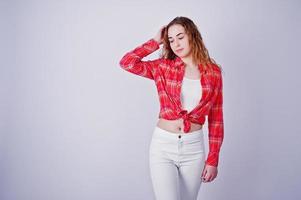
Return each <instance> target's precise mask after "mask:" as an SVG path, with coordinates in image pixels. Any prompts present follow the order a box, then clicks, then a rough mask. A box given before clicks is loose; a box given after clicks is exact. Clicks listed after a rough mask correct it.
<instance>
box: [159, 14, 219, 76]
mask: <svg viewBox="0 0 301 200" xmlns="http://www.w3.org/2000/svg"><path fill="white" fill-rule="evenodd" d="M175 24H179V25H182V26H183V27H184V29H185V32H186V34H187V35H188V38H189V44H190V46H191V53H192V59H193V62H194V63H195V64H197V65H199V64H202V66H203V67H204V69H205V70H207V69H209V71H210V70H211V65H212V64H214V65H216V66H218V67H219V68H220V69H221V67H220V66H219V65H218V64H217V63H216V62H215V61H214V59H213V58H211V57H210V56H209V52H208V50H207V49H206V47H205V44H204V42H203V39H202V36H201V33H200V32H199V30H198V28H197V26H196V25H195V24H194V22H193V21H192V20H191V19H189V18H187V17H182V16H180V17H176V18H174V19H173V20H172V21H171V22H169V23H168V25H167V26H166V27H165V29H164V30H163V49H162V54H161V57H162V58H165V59H171V60H173V59H175V58H176V54H174V52H173V51H172V49H171V47H170V44H169V40H168V31H167V30H168V29H169V27H171V26H172V25H175Z"/></svg>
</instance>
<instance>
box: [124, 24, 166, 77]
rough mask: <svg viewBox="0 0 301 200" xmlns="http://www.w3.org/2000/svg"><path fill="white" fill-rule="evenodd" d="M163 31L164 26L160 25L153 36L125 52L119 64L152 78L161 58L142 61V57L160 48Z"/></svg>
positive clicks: (135, 72)
mask: <svg viewBox="0 0 301 200" xmlns="http://www.w3.org/2000/svg"><path fill="white" fill-rule="evenodd" d="M164 31H165V26H162V27H161V28H160V30H159V31H158V33H157V34H156V36H155V37H154V38H152V39H150V40H148V41H147V42H145V43H143V44H142V45H140V46H138V47H136V48H135V49H134V50H131V51H130V52H128V53H126V54H125V55H124V56H123V57H122V59H121V60H120V61H119V64H120V66H121V67H122V68H123V69H125V70H126V71H129V72H131V73H133V74H136V75H139V76H143V77H146V78H149V79H154V72H155V68H156V67H157V66H158V64H159V63H160V62H161V61H162V59H161V58H158V59H155V60H148V61H142V58H144V57H146V56H148V55H149V54H151V53H153V52H154V51H156V50H157V49H159V48H160V44H162V40H163V34H164Z"/></svg>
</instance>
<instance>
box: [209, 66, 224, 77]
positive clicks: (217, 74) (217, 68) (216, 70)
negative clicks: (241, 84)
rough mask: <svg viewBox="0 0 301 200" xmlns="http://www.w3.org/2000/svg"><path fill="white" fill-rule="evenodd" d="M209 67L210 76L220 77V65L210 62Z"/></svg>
mask: <svg viewBox="0 0 301 200" xmlns="http://www.w3.org/2000/svg"><path fill="white" fill-rule="evenodd" d="M210 69H211V73H212V76H214V77H217V78H222V68H221V66H220V65H218V64H215V63H211V64H210Z"/></svg>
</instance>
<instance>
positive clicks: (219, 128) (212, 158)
mask: <svg viewBox="0 0 301 200" xmlns="http://www.w3.org/2000/svg"><path fill="white" fill-rule="evenodd" d="M216 89H217V90H216V92H217V97H216V100H215V102H214V104H213V106H212V108H211V110H210V113H209V115H208V131H209V134H208V139H209V153H208V157H207V160H206V164H208V165H212V166H215V167H217V166H218V160H219V151H220V148H221V145H222V142H223V139H224V120H223V79H222V74H221V71H219V74H218V76H217V88H216Z"/></svg>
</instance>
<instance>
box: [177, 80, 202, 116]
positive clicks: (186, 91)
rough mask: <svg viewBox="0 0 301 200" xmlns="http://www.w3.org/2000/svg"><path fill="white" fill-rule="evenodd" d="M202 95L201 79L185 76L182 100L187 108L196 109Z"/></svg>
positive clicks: (188, 109) (189, 109)
mask: <svg viewBox="0 0 301 200" xmlns="http://www.w3.org/2000/svg"><path fill="white" fill-rule="evenodd" d="M201 97H202V85H201V82H200V79H189V78H186V77H185V76H184V78H183V83H182V88H181V102H182V106H183V108H184V109H185V110H187V111H188V112H190V111H191V110H192V109H194V108H195V107H196V106H197V105H198V103H199V101H200V100H201Z"/></svg>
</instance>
